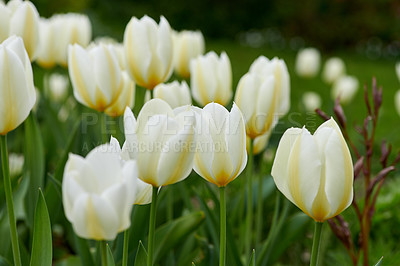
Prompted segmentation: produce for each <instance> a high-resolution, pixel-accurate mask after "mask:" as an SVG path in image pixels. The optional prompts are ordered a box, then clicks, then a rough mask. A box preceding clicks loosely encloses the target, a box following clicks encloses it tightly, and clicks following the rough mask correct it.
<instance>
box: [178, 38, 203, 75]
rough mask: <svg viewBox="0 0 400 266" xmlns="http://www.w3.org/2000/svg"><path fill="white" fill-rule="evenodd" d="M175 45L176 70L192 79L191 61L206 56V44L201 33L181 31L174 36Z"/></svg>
mask: <svg viewBox="0 0 400 266" xmlns="http://www.w3.org/2000/svg"><path fill="white" fill-rule="evenodd" d="M172 37H173V38H172V40H173V45H174V69H175V72H176V73H177V74H178V75H179V76H181V77H183V78H189V77H190V60H191V59H194V58H196V57H197V56H199V55H202V54H204V50H205V42H204V37H203V34H202V33H201V31H187V30H184V31H181V32H174V34H173V35H172Z"/></svg>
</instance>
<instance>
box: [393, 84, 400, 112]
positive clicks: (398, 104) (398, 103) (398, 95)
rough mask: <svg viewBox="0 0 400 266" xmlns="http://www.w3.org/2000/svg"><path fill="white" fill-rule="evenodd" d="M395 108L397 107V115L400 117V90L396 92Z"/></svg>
mask: <svg viewBox="0 0 400 266" xmlns="http://www.w3.org/2000/svg"><path fill="white" fill-rule="evenodd" d="M394 106H395V107H396V111H397V113H398V114H399V115H400V90H398V91H396V94H395V96H394Z"/></svg>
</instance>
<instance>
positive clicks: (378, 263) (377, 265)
mask: <svg viewBox="0 0 400 266" xmlns="http://www.w3.org/2000/svg"><path fill="white" fill-rule="evenodd" d="M382 260H383V256H382V257H381V258H380V259H379V261H378V262H377V263H376V264H375V266H381V264H382Z"/></svg>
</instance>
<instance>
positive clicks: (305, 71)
mask: <svg viewBox="0 0 400 266" xmlns="http://www.w3.org/2000/svg"><path fill="white" fill-rule="evenodd" d="M320 61H321V55H320V53H319V51H318V50H317V49H315V48H306V49H303V50H300V51H299V52H298V54H297V57H296V73H297V75H299V76H300V77H303V78H313V77H315V76H316V75H317V74H318V71H319V65H320Z"/></svg>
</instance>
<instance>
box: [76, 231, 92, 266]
mask: <svg viewBox="0 0 400 266" xmlns="http://www.w3.org/2000/svg"><path fill="white" fill-rule="evenodd" d="M74 236H75V245H76V248H77V251H78V254H79V258H80V259H81V262H82V265H85V266H94V265H95V264H94V260H93V256H92V253H90V250H89V245H88V242H87V240H86V239H83V238H80V237H79V236H77V235H76V234H74Z"/></svg>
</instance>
